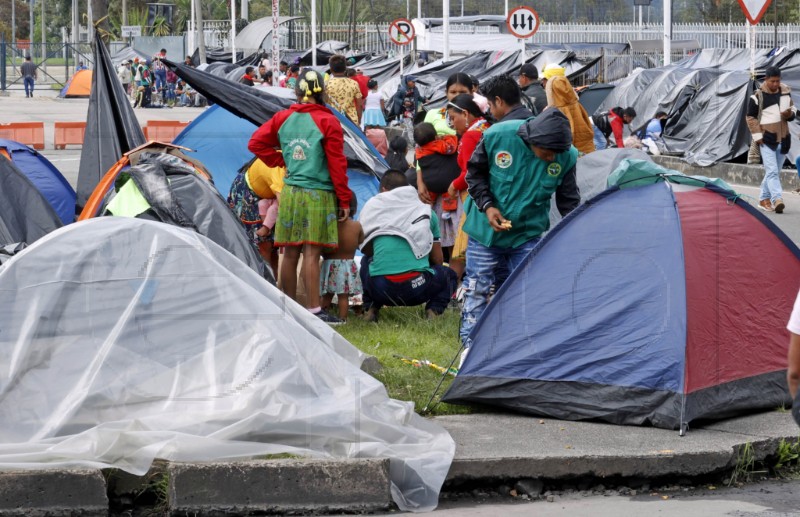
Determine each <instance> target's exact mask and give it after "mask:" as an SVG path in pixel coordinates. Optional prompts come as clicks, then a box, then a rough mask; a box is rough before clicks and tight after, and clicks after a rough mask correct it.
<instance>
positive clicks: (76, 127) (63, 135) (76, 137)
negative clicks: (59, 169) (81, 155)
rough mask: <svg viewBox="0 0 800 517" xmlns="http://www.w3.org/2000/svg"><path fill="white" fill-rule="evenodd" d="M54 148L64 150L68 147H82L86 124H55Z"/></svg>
mask: <svg viewBox="0 0 800 517" xmlns="http://www.w3.org/2000/svg"><path fill="white" fill-rule="evenodd" d="M55 130H56V131H55V139H54V143H55V148H56V149H66V147H67V146H68V145H83V134H84V133H85V132H86V122H56V123H55Z"/></svg>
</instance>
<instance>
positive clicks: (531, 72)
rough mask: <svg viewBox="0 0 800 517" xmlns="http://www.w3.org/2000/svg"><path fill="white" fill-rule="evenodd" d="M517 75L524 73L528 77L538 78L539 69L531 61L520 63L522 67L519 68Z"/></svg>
mask: <svg viewBox="0 0 800 517" xmlns="http://www.w3.org/2000/svg"><path fill="white" fill-rule="evenodd" d="M519 75H524V76H525V77H527V78H528V79H534V80H535V79H538V78H539V70H538V69H537V68H536V67H535V66H534V65H533V64H531V63H525V64H524V65H522V68H520V69H519Z"/></svg>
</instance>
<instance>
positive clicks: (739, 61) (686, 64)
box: [673, 47, 800, 71]
mask: <svg viewBox="0 0 800 517" xmlns="http://www.w3.org/2000/svg"><path fill="white" fill-rule="evenodd" d="M779 50H780V52H776V49H756V51H755V57H756V60H755V67H756V70H763V69H764V68H766V67H768V66H777V67H778V68H788V67H792V66H797V65H800V50H798V49H788V48H783V47H779ZM673 66H675V67H680V68H719V69H721V70H732V71H733V70H750V49H744V48H734V49H726V48H707V49H703V50H701V51H699V52H697V53H696V54H694V55H693V56H690V57H687V58H686V59H683V60H681V61H678V62H677V63H675V64H674V65H673Z"/></svg>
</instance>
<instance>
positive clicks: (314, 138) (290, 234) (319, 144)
mask: <svg viewBox="0 0 800 517" xmlns="http://www.w3.org/2000/svg"><path fill="white" fill-rule="evenodd" d="M295 94H296V95H297V100H298V103H297V104H292V105H291V106H290V107H289V109H286V110H283V111H280V112H278V113H276V114H275V116H273V117H272V118H271V119H270V120H268V121H267V122H266V123H265V124H264V125H262V126H261V127H260V128H258V129H257V130H256V132H255V133H253V136H252V137H251V138H250V143H249V145H248V149H250V152H252V153H253V154H255V155H256V156H258V157H259V158H260V159H261V161H263V162H264V163H266V164H267V165H268V166H270V167H286V179H285V180H284V184H285V186H284V189H283V192H282V193H281V202H280V205H279V208H278V221H277V223H276V224H275V246H276V247H283V248H284V251H283V253H284V255H283V264H282V265H281V272H280V277H281V285H282V288H283V292H285V293H286V294H287V295H288V296H289V297H291V298H292V299H294V298H295V297H296V295H297V264H298V262H299V260H300V253H301V252H302V254H303V268H304V273H303V280H304V282H305V287H306V306H307V307H308V310H309V311H310V312H311V313H312V314H316V315H317V316H319V317H320V318H321V319H322V320H323V321H325V322H326V323H329V324H334V325H335V324H339V323H342V321H341V320H339V319H338V318H336V317H334V316H331V315H329V314H328V313H327V312H325V311H323V310H322V309H321V308H320V295H319V287H320V283H319V276H320V265H319V260H320V256H321V254H322V250H323V249H325V250H328V251H335V250H336V249H337V248H338V246H339V237H338V228H337V219H338V220H339V221H344V220H346V219H347V216H348V213H349V211H350V197H351V195H352V194H351V191H350V189H349V187H348V185H347V159H346V158H345V156H344V133H343V132H342V125H341V123H340V122H339V119H337V118H336V116H335V115H334V114H333V113H331V111H330V110H329V109H328V108H326V107H325V102H324V95H325V92H324V88H323V83H322V78H321V77H320V76H319V74H318V73H317V72H315V71H313V70H306V71H305V72H302V73H301V74H300V76H299V77H298V78H297V82H296V83H295ZM279 149H280V151H279ZM281 151H282V152H281ZM337 206H338V211H337Z"/></svg>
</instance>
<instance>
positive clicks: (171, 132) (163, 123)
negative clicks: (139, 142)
mask: <svg viewBox="0 0 800 517" xmlns="http://www.w3.org/2000/svg"><path fill="white" fill-rule="evenodd" d="M191 122H192V121H191V120H189V121H186V122H181V121H179V120H148V121H147V125H146V126H145V127H144V128H143V129H144V136H145V139H147V140H155V141H157V142H163V143H166V144H170V143H172V140H173V139H174V138H175V137H176V136H178V134H179V133H180V132H181V131H183V128H185V127H186V126H188V125H189V124H190V123H191Z"/></svg>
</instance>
